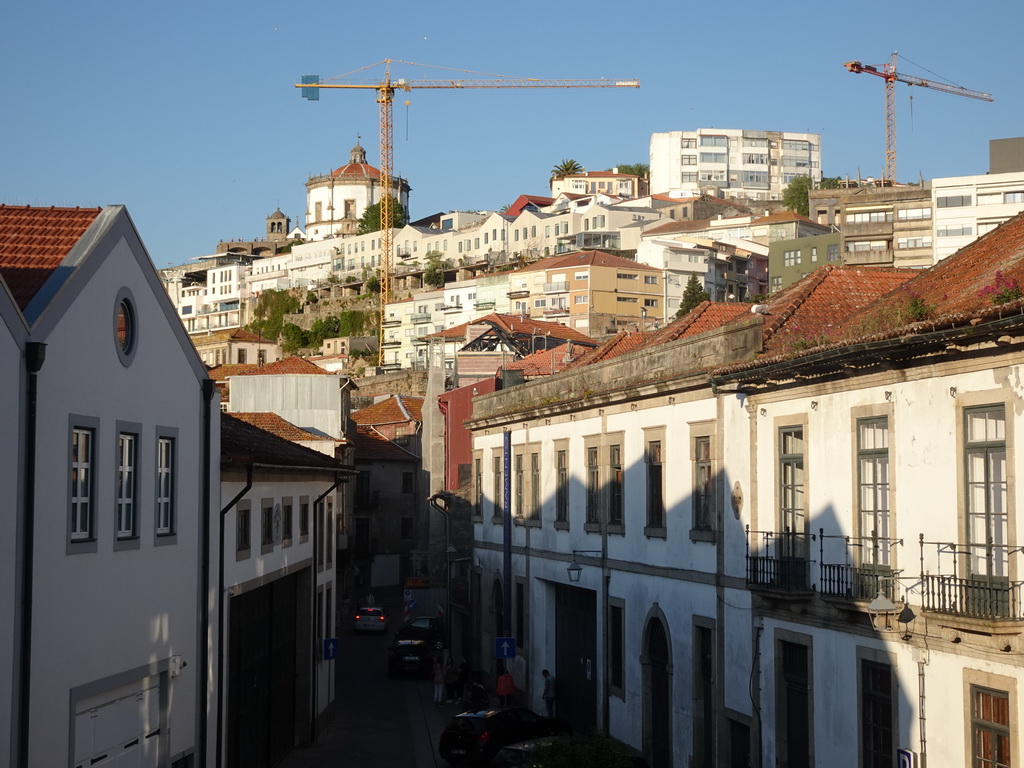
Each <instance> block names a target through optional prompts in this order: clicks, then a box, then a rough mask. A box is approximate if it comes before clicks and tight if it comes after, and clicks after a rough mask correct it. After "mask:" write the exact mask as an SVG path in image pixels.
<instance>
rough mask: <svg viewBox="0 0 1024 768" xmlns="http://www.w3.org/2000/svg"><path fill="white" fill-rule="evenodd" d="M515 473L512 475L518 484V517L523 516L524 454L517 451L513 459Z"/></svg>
mask: <svg viewBox="0 0 1024 768" xmlns="http://www.w3.org/2000/svg"><path fill="white" fill-rule="evenodd" d="M513 461H514V463H515V469H514V472H515V474H514V475H513V476H512V477H513V478H514V480H515V484H516V506H515V510H516V512H515V514H516V517H523V516H524V515H523V509H524V508H523V454H521V453H517V454H516V455H515V457H514V459H513Z"/></svg>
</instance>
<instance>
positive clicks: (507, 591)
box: [501, 429, 512, 637]
mask: <svg viewBox="0 0 1024 768" xmlns="http://www.w3.org/2000/svg"><path fill="white" fill-rule="evenodd" d="M502 449H503V453H504V461H503V465H504V466H503V467H502V470H503V471H502V474H503V475H504V477H502V479H501V480H502V483H501V484H502V489H501V495H502V503H503V504H504V513H505V514H504V518H505V519H504V520H503V524H502V580H503V581H504V582H505V583H504V584H503V585H502V587H503V589H502V591H501V602H502V606H501V613H502V627H501V631H502V632H504V633H505V635H504V636H505V637H511V636H512V478H511V477H510V475H511V474H512V432H511V431H510V430H507V429H506V430H505V433H504V435H503V436H502Z"/></svg>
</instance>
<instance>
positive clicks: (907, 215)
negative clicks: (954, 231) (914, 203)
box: [896, 208, 932, 221]
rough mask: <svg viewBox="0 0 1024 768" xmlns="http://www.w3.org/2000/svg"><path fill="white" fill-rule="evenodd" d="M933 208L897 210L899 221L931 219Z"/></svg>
mask: <svg viewBox="0 0 1024 768" xmlns="http://www.w3.org/2000/svg"><path fill="white" fill-rule="evenodd" d="M931 217H932V209H931V208H901V209H900V210H898V211H896V220H897V221H918V220H919V219H930V218H931Z"/></svg>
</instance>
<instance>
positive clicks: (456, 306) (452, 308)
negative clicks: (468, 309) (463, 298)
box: [441, 304, 462, 313]
mask: <svg viewBox="0 0 1024 768" xmlns="http://www.w3.org/2000/svg"><path fill="white" fill-rule="evenodd" d="M441 311H442V312H445V313H448V312H461V311H462V305H461V304H449V305H447V306H446V307H445V308H444V309H442V310H441Z"/></svg>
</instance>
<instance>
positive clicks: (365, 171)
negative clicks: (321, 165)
mask: <svg viewBox="0 0 1024 768" xmlns="http://www.w3.org/2000/svg"><path fill="white" fill-rule="evenodd" d="M330 175H331V176H332V177H334V178H337V177H339V176H348V177H357V178H361V179H379V178H380V171H379V170H378V169H377V168H374V167H373V166H372V165H370V164H369V163H346V164H345V165H343V166H341V167H340V168H335V169H334V170H333V171H331V173H330Z"/></svg>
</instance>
